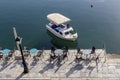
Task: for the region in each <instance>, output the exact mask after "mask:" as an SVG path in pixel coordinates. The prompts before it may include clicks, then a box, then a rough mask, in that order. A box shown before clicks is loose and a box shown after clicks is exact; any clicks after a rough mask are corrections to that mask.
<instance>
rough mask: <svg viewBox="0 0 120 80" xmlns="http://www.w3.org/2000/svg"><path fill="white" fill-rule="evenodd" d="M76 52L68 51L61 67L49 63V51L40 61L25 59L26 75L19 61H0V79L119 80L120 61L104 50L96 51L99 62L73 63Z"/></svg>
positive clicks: (30, 58) (31, 58)
mask: <svg viewBox="0 0 120 80" xmlns="http://www.w3.org/2000/svg"><path fill="white" fill-rule="evenodd" d="M76 53H77V50H69V55H68V60H65V61H64V63H63V64H62V65H59V66H58V65H56V64H54V65H52V64H50V63H49V58H50V57H49V54H50V50H45V51H44V55H43V57H41V58H40V60H34V59H33V56H31V57H30V56H29V57H28V58H26V62H27V65H28V68H29V73H28V74H22V72H23V65H22V62H21V60H14V58H12V59H10V60H9V61H3V60H0V79H11V80H12V79H16V80H19V79H31V80H34V79H39V80H40V79H41V80H43V79H44V80H65V79H66V80H86V79H87V80H106V79H107V80H120V62H119V61H120V59H119V61H118V60H115V59H116V58H114V59H113V58H111V57H110V56H109V55H108V54H106V52H105V50H104V49H96V53H97V55H99V62H98V65H96V62H95V61H94V60H91V61H90V60H83V61H80V62H79V63H76V62H75V55H76Z"/></svg>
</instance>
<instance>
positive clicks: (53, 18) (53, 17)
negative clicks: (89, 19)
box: [47, 13, 70, 25]
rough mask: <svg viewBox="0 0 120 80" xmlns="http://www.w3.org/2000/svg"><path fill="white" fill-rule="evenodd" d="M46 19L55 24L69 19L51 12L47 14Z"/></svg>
mask: <svg viewBox="0 0 120 80" xmlns="http://www.w3.org/2000/svg"><path fill="white" fill-rule="evenodd" d="M47 19H48V20H49V21H51V22H52V23H54V24H56V25H60V24H63V23H65V22H68V21H70V19H69V18H67V17H65V16H63V15H61V14H59V13H51V14H48V15H47Z"/></svg>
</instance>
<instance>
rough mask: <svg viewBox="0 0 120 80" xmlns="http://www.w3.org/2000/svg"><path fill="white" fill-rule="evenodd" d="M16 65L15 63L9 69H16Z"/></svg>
mask: <svg viewBox="0 0 120 80" xmlns="http://www.w3.org/2000/svg"><path fill="white" fill-rule="evenodd" d="M16 64H17V61H16V62H15V63H14V65H13V66H11V67H10V69H13V68H15V67H16Z"/></svg>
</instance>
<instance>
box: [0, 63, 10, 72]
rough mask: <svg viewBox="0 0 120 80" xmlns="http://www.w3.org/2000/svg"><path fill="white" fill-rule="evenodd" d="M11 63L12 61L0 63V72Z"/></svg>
mask: <svg viewBox="0 0 120 80" xmlns="http://www.w3.org/2000/svg"><path fill="white" fill-rule="evenodd" d="M11 64H12V62H10V63H8V62H7V61H5V62H3V63H2V64H1V66H2V68H1V69H0V72H1V71H3V70H4V69H6V68H7V67H8V66H10V65H11Z"/></svg>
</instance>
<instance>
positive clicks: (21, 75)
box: [15, 73, 24, 80]
mask: <svg viewBox="0 0 120 80" xmlns="http://www.w3.org/2000/svg"><path fill="white" fill-rule="evenodd" d="M23 75H24V73H21V74H20V75H19V76H18V77H17V78H16V79H15V80H20V78H22V77H23Z"/></svg>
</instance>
